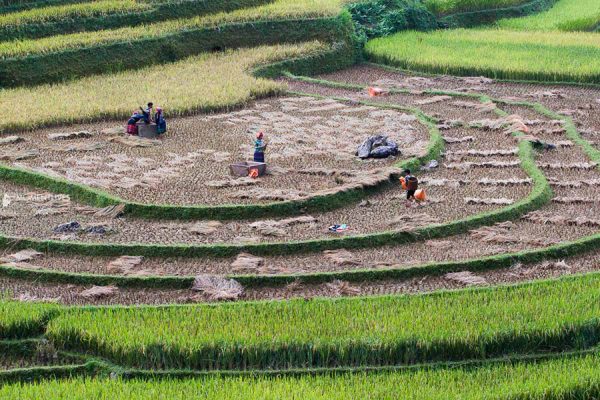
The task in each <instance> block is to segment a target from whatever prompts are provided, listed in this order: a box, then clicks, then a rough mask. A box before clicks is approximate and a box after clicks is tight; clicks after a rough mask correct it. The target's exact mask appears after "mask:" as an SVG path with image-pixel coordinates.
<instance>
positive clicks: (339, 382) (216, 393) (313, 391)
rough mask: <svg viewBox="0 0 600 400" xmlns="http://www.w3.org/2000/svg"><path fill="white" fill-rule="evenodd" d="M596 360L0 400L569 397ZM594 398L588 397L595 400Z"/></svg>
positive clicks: (144, 385) (80, 384) (39, 390)
mask: <svg viewBox="0 0 600 400" xmlns="http://www.w3.org/2000/svg"><path fill="white" fill-rule="evenodd" d="M599 362H600V356H598V354H590V355H587V356H581V357H564V358H557V359H549V360H543V361H537V362H521V363H494V364H487V365H483V366H481V367H479V368H473V367H471V368H469V367H458V368H436V369H434V368H424V369H419V370H414V371H398V372H394V371H383V372H358V373H337V374H336V373H328V374H322V375H316V376H311V375H304V376H295V377H294V376H279V377H264V376H263V377H219V376H209V377H203V378H196V379H189V378H188V379H181V380H177V379H170V378H167V379H159V380H155V381H148V380H138V379H134V380H130V381H127V380H122V379H111V380H109V379H102V378H98V379H93V378H78V379H67V380H52V381H44V382H40V383H33V384H24V383H18V384H6V385H4V386H2V387H0V397H1V398H3V399H19V400H27V399H32V400H33V399H41V398H43V399H47V400H52V399H65V398H69V399H74V400H79V399H81V400H83V399H91V398H93V399H115V400H118V399H128V400H129V399H132V400H135V399H140V400H141V399H150V398H153V399H157V398H161V399H174V400H187V399H190V398H194V399H196V398H202V399H207V400H210V399H215V400H217V399H218V400H228V399H231V400H233V399H235V400H237V399H264V400H276V399H311V400H313V399H314V400H319V399H322V400H342V399H344V400H345V399H413V400H439V399H461V400H479V399H524V398H527V399H532V400H534V399H539V400H542V399H545V400H552V399H556V400H558V399H572V398H581V399H583V398H588V399H589V398H592V396H598V395H600V390H599V389H600V368H598V363H599ZM594 398H595V397H594Z"/></svg>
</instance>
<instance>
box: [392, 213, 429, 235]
mask: <svg viewBox="0 0 600 400" xmlns="http://www.w3.org/2000/svg"><path fill="white" fill-rule="evenodd" d="M437 223H439V220H438V219H437V218H435V217H432V216H431V215H429V214H425V213H410V214H402V215H398V216H397V217H395V218H393V219H392V220H391V221H390V222H389V223H388V226H390V227H394V228H395V229H397V230H400V231H410V230H413V229H415V228H419V227H423V226H429V225H434V224H437Z"/></svg>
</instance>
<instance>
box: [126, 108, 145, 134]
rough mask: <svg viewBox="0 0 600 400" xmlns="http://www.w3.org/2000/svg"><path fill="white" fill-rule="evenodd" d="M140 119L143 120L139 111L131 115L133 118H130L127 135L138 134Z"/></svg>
mask: <svg viewBox="0 0 600 400" xmlns="http://www.w3.org/2000/svg"><path fill="white" fill-rule="evenodd" d="M140 119H142V114H140V112H139V111H138V110H134V111H133V113H132V114H131V117H129V120H128V121H127V133H129V134H130V135H137V134H138V128H137V125H136V123H137V122H138V121H139V120H140Z"/></svg>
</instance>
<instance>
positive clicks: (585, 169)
mask: <svg viewBox="0 0 600 400" xmlns="http://www.w3.org/2000/svg"><path fill="white" fill-rule="evenodd" d="M320 78H322V79H326V80H331V81H337V82H346V83H352V84H361V85H364V86H365V87H367V86H369V85H374V86H378V87H382V88H384V89H391V88H402V89H409V90H410V93H406V94H389V95H385V96H380V97H375V98H370V97H369V96H368V94H367V92H366V90H365V91H357V90H349V89H340V88H335V89H333V88H329V87H326V86H324V85H320V84H316V83H305V82H300V81H293V80H286V81H287V84H288V86H289V88H290V90H292V91H294V92H303V93H306V94H310V95H318V96H323V97H324V98H323V97H321V98H315V97H301V96H294V97H282V98H276V99H270V100H262V101H257V102H255V103H253V104H251V105H249V106H248V107H247V108H245V109H243V110H241V111H236V112H231V113H227V114H216V115H210V116H196V117H186V118H174V119H172V120H170V133H169V134H167V136H166V137H165V138H163V139H162V140H160V141H158V142H156V143H151V144H150V143H143V146H142V145H140V144H139V143H138V144H135V143H126V142H129V140H123V139H113V138H115V137H117V138H119V137H120V138H124V136H120V135H117V134H116V130H111V129H110V128H115V126H114V125H115V124H114V121H113V122H108V123H98V124H93V125H80V126H71V127H63V128H57V129H49V130H44V131H37V132H27V133H20V134H19V135H17V136H19V137H20V138H21V140H17V141H15V142H11V143H6V144H2V145H0V152H2V153H4V154H5V157H4V158H3V162H5V163H8V164H9V165H13V166H18V167H22V168H26V169H29V170H35V171H38V172H42V173H46V174H49V175H51V176H56V177H62V178H66V179H69V180H72V181H74V182H79V183H82V184H86V185H89V186H91V187H94V188H100V189H102V190H105V191H107V192H109V193H112V194H116V195H118V196H121V197H122V198H124V199H127V200H131V201H137V202H144V203H153V204H158V203H168V204H176V205H191V204H196V205H198V204H205V205H222V204H260V203H265V202H273V201H285V200H293V199H302V198H306V196H309V195H311V194H315V193H333V192H335V191H336V190H340V189H341V188H343V187H344V186H345V185H352V184H356V183H357V182H366V181H369V180H370V181H371V182H372V181H373V179H381V180H386V179H387V175H389V174H390V173H391V172H390V171H394V170H392V169H391V167H393V166H394V165H395V164H397V163H398V162H399V161H401V160H402V159H406V158H409V157H412V156H415V155H421V154H423V152H424V150H425V149H426V147H427V144H428V141H429V132H428V130H427V128H426V126H425V125H423V124H422V123H420V122H419V121H418V120H417V119H416V118H415V116H414V115H412V114H411V113H410V112H408V111H399V110H394V109H389V108H380V107H375V106H367V105H364V104H361V103H360V102H364V101H370V102H373V103H379V104H380V105H381V106H383V107H385V106H395V107H396V106H400V107H407V108H408V107H410V108H418V109H420V110H422V111H423V112H424V113H425V114H427V115H429V116H431V117H433V118H435V119H436V120H437V124H438V129H439V131H440V133H441V134H442V136H443V138H444V141H445V150H444V153H443V154H442V155H441V156H440V157H439V158H438V159H437V160H436V161H438V166H436V167H433V168H429V169H423V170H421V171H418V172H417V176H418V178H419V180H420V187H421V188H424V189H425V190H426V193H427V201H425V202H423V203H419V204H412V203H411V204H410V205H409V206H407V203H406V201H405V196H406V194H405V192H404V191H403V190H402V189H401V187H400V185H399V183H398V182H393V183H392V184H391V185H385V186H383V187H382V189H381V190H379V191H377V192H375V193H373V194H372V195H370V196H368V197H367V198H365V199H364V200H363V201H357V202H355V203H351V204H347V205H346V206H344V207H342V208H339V209H336V210H332V211H323V212H310V213H304V214H300V215H295V216H291V217H287V218H257V219H253V220H237V221H168V220H164V221H157V220H144V219H137V218H132V217H129V216H127V215H121V214H120V213H119V212H118V210H117V211H115V210H114V209H97V208H93V207H89V206H86V205H83V204H78V203H76V202H74V201H72V200H71V199H70V198H69V197H68V196H64V195H56V194H52V193H48V192H44V191H41V190H35V189H32V188H30V187H26V186H20V185H16V184H14V183H9V182H6V181H0V197H2V198H3V199H4V201H3V205H4V207H3V208H2V209H1V210H0V233H1V234H2V235H5V236H10V237H12V238H15V239H23V238H34V239H39V240H47V239H51V240H59V241H66V242H70V241H77V242H88V243H102V244H132V243H142V244H164V245H171V244H193V245H209V244H217V243H218V244H254V243H269V242H288V241H297V240H313V239H326V238H351V237H352V236H354V235H363V234H377V233H381V232H388V231H402V232H404V231H411V230H415V229H418V228H421V227H426V226H431V225H435V224H444V223H449V222H452V221H457V220H460V219H463V218H467V217H469V216H473V215H477V214H480V213H483V212H493V211H498V210H501V209H503V208H505V207H510V206H511V205H513V204H515V203H518V202H519V201H522V200H524V199H526V198H527V197H528V196H529V195H530V194H531V191H532V188H533V180H532V179H531V177H530V176H528V175H527V174H526V173H525V172H524V170H523V169H522V165H521V163H522V159H521V158H520V157H519V152H518V146H519V139H517V138H516V137H515V136H514V135H513V132H514V130H515V129H522V131H523V132H525V133H526V134H527V135H529V136H530V137H534V138H537V139H539V140H540V141H543V142H545V143H551V144H554V145H555V146H556V148H554V149H551V150H540V151H536V152H535V163H536V165H537V166H538V168H539V169H540V170H541V171H542V173H543V175H544V176H545V178H546V179H547V181H548V182H549V184H550V186H551V187H552V190H553V196H552V200H551V201H550V202H548V203H547V204H545V205H543V206H541V207H540V208H539V209H537V210H535V211H532V212H530V213H528V214H526V215H524V216H522V217H521V218H518V219H516V220H513V221H507V222H502V223H498V224H494V225H491V226H484V227H481V228H478V229H473V230H471V231H469V232H467V233H462V234H457V235H452V236H448V237H445V238H441V239H434V240H421V241H417V242H415V243H409V244H396V245H393V244H392V245H387V246H380V247H371V248H361V249H342V250H333V251H320V250H318V251H317V250H315V251H312V252H308V253H306V254H289V255H277V256H264V255H261V256H257V255H253V254H248V253H241V254H239V255H237V256H235V257H222V258H213V257H203V258H181V257H179V258H159V257H146V258H144V257H138V256H137V255H136V254H130V255H129V256H125V257H92V256H85V255H61V254H56V253H38V252H27V251H25V252H18V251H16V250H13V249H10V248H8V249H4V250H2V252H1V253H0V254H1V255H0V262H1V263H2V264H3V265H8V266H11V267H14V268H24V269H32V270H39V269H44V270H53V271H62V272H69V273H91V274H102V275H106V274H108V275H116V276H131V277H144V276H187V277H194V276H203V277H217V278H215V279H223V278H222V277H223V276H226V275H240V274H244V275H246V274H250V275H279V274H286V275H287V274H303V273H317V272H334V271H353V270H361V269H385V268H407V267H417V266H419V265H423V264H427V263H432V262H446V261H458V260H468V259H473V258H478V257H484V256H491V255H496V254H504V253H513V252H518V251H523V250H531V249H542V248H545V247H548V246H552V245H555V244H558V243H561V242H568V241H573V240H577V239H580V238H583V237H586V236H590V235H594V234H597V233H598V232H599V231H600V196H598V193H599V192H600V169H599V167H598V166H597V165H596V164H595V163H593V162H592V160H590V159H589V157H588V155H587V154H586V153H585V152H584V151H583V150H582V149H581V148H580V147H579V146H578V145H577V144H576V143H574V142H573V141H571V140H570V139H569V137H567V132H566V130H565V127H564V124H563V122H562V121H557V120H552V119H550V118H548V117H546V116H544V115H542V114H540V113H538V112H536V111H534V110H532V109H530V108H529V107H525V106H508V105H505V104H503V103H498V104H496V103H493V102H486V103H482V102H480V101H478V100H477V99H476V98H468V97H464V98H462V97H450V96H444V95H434V94H426V93H423V90H435V89H438V90H448V91H455V92H464V93H482V94H486V95H488V96H490V97H492V98H499V99H505V100H511V101H530V102H539V103H542V104H544V105H545V106H546V107H548V108H550V109H551V110H554V111H557V112H559V113H560V114H562V115H565V116H571V117H572V118H573V120H574V122H575V123H576V125H577V127H578V130H579V131H580V133H581V135H582V137H584V138H585V139H586V140H589V142H590V143H591V144H592V145H598V144H599V142H598V141H599V138H600V117H599V116H598V109H599V108H600V90H598V89H591V88H580V87H571V86H542V85H524V84H515V83H502V82H495V81H492V80H489V79H485V78H454V77H431V76H426V77H425V76H413V75H406V74H403V73H399V72H395V71H391V70H388V69H383V68H378V67H374V66H370V65H363V66H358V67H355V68H352V69H349V70H345V71H341V72H338V73H334V74H328V75H324V76H321V77H320ZM327 97H336V98H345V99H347V100H348V101H339V100H331V99H328V98H327ZM502 112H505V113H506V114H507V115H508V116H505V114H502ZM519 127H520V128H519ZM258 130H263V131H264V132H265V134H266V135H267V141H268V142H269V148H268V151H267V160H268V162H269V165H270V166H271V173H270V174H269V175H268V176H266V177H264V178H260V179H258V180H256V181H251V182H250V183H247V181H248V179H244V180H243V181H244V182H246V183H240V182H241V181H242V180H238V179H232V178H231V177H230V176H229V172H228V165H229V164H230V163H231V162H233V161H238V160H244V159H247V158H248V157H249V156H250V155H251V153H252V148H251V144H252V139H253V137H254V134H255V133H256V132H257V131H258ZM82 131H84V132H89V133H90V135H87V134H82V135H80V136H77V137H74V138H68V139H62V140H57V139H56V138H55V137H54V136H52V135H55V134H58V133H64V132H82ZM103 131H104V132H103ZM375 134H387V135H389V136H390V138H392V139H393V140H395V141H397V142H398V143H399V145H400V150H401V155H400V156H399V157H395V158H389V159H385V160H371V161H362V160H359V159H358V158H357V157H355V155H354V152H355V151H356V147H357V146H358V145H359V144H360V143H361V142H362V140H364V139H365V138H366V137H368V136H370V135H375ZM140 146H142V147H140ZM15 154H16V155H24V156H25V157H24V158H23V159H19V160H17V159H14V158H15V157H14V155H15ZM11 155H12V158H11ZM235 181H240V182H238V183H239V185H238V183H235ZM208 183H210V184H208ZM269 193H270V194H269ZM261 194H262V195H265V196H264V197H260V195H261ZM333 224H347V225H348V227H349V229H348V230H347V231H345V232H343V233H331V232H329V231H328V227H329V226H330V225H333ZM599 262H600V257H599V256H598V253H597V252H596V253H590V254H585V255H583V256H579V257H572V258H569V259H566V260H553V261H547V262H542V263H538V264H535V265H525V266H523V265H520V264H515V265H513V266H512V267H511V268H505V269H500V270H494V271H487V272H481V273H477V274H472V273H470V272H467V271H463V272H460V271H459V272H457V273H454V274H446V275H442V276H430V275H426V274H425V275H424V276H422V277H419V278H413V279H406V280H384V281H374V282H362V283H349V282H342V281H334V282H329V283H326V284H319V285H308V284H303V283H301V282H300V281H298V282H295V283H292V284H289V285H286V286H273V287H270V286H266V287H261V288H241V289H240V288H238V289H239V290H237V291H236V292H235V293H236V294H235V296H230V297H227V296H221V297H219V296H218V295H215V293H214V291H212V292H211V291H210V290H205V291H192V290H190V289H180V290H168V289H125V288H116V287H105V288H97V287H91V286H90V285H88V286H82V285H65V284H50V283H43V282H33V281H22V280H17V279H13V278H0V291H2V292H6V293H9V296H12V297H14V298H18V299H21V300H24V301H27V300H39V299H46V300H52V301H58V302H60V303H65V304H142V303H143V304H164V303H181V302H204V301H217V300H246V299H251V300H255V299H256V300H258V299H269V298H274V299H285V298H290V297H305V298H312V297H318V296H352V295H368V294H388V293H414V292H429V291H434V290H440V289H457V288H461V287H465V286H471V285H482V286H485V285H492V284H504V283H514V282H518V281H524V280H532V279H542V278H550V277H556V276H561V275H564V274H574V273H585V272H590V271H596V270H598V269H599V267H600V264H599ZM217 294H218V293H217Z"/></svg>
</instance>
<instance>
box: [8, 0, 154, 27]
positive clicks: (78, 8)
mask: <svg viewBox="0 0 600 400" xmlns="http://www.w3.org/2000/svg"><path fill="white" fill-rule="evenodd" d="M150 8H151V7H150V5H149V4H148V3H143V2H138V1H136V0H99V1H92V2H86V3H75V4H62V5H52V6H48V7H40V8H33V9H30V10H23V11H18V12H12V13H7V14H0V27H3V26H14V25H23V24H32V23H44V22H48V21H56V20H60V19H63V18H69V19H72V18H78V17H92V16H100V15H107V14H112V13H119V12H121V13H125V12H140V11H144V10H148V9H150Z"/></svg>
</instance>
